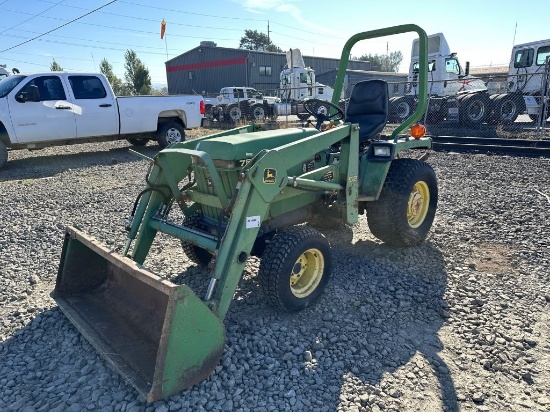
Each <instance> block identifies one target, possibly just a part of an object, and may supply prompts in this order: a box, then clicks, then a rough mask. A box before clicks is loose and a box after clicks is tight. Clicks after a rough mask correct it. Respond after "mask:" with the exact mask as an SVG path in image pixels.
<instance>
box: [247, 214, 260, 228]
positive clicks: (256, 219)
mask: <svg viewBox="0 0 550 412" xmlns="http://www.w3.org/2000/svg"><path fill="white" fill-rule="evenodd" d="M253 227H260V216H247V217H246V228H247V229H251V228H253Z"/></svg>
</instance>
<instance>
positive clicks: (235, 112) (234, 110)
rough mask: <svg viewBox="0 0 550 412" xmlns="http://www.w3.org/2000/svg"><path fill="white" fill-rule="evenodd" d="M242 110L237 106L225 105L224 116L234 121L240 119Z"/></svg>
mask: <svg viewBox="0 0 550 412" xmlns="http://www.w3.org/2000/svg"><path fill="white" fill-rule="evenodd" d="M241 116H242V112H241V109H240V108H239V106H237V105H236V104H231V105H229V106H228V107H227V112H226V118H227V120H229V121H233V122H236V121H238V120H240V119H241Z"/></svg>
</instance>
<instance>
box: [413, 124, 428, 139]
mask: <svg viewBox="0 0 550 412" xmlns="http://www.w3.org/2000/svg"><path fill="white" fill-rule="evenodd" d="M425 134H426V127H425V126H424V125H423V124H418V123H417V124H415V125H414V126H412V127H411V136H412V137H414V138H415V139H420V138H421V137H422V136H424V135H425Z"/></svg>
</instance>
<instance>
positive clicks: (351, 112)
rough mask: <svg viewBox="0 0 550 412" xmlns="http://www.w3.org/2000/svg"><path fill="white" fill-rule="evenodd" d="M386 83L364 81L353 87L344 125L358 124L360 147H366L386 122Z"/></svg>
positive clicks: (381, 81) (387, 100)
mask: <svg viewBox="0 0 550 412" xmlns="http://www.w3.org/2000/svg"><path fill="white" fill-rule="evenodd" d="M388 106H389V99H388V83H386V82H385V81H384V80H365V81H362V82H359V83H357V84H356V85H355V87H354V88H353V90H352V92H351V97H350V99H349V104H348V108H347V111H346V119H345V122H346V123H357V124H359V143H360V146H363V147H364V146H365V145H367V144H368V143H369V142H370V141H371V140H372V139H373V138H374V137H375V136H376V135H377V134H378V133H380V132H381V131H382V130H383V129H384V127H385V126H386V122H387V121H388Z"/></svg>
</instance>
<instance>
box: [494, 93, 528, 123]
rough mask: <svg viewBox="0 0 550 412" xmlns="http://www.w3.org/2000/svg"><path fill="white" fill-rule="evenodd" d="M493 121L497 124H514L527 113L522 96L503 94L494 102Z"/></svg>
mask: <svg viewBox="0 0 550 412" xmlns="http://www.w3.org/2000/svg"><path fill="white" fill-rule="evenodd" d="M493 103H494V104H495V109H494V114H493V121H494V122H495V123H497V124H505V125H507V124H512V123H514V122H515V121H516V119H517V118H518V116H519V115H520V113H523V112H524V111H525V102H524V100H523V97H522V96H520V95H508V94H502V95H500V96H498V97H496V98H495V99H494V100H493Z"/></svg>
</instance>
